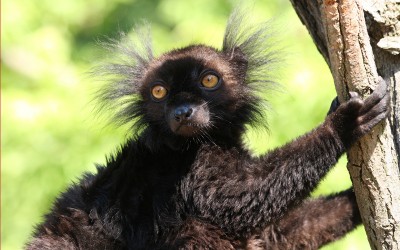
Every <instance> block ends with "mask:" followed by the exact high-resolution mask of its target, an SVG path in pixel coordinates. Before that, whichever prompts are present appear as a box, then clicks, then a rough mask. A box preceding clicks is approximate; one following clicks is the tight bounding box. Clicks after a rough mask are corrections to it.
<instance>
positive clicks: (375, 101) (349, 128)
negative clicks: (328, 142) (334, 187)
mask: <svg viewBox="0 0 400 250" xmlns="http://www.w3.org/2000/svg"><path fill="white" fill-rule="evenodd" d="M389 96H390V95H389V88H388V85H387V83H386V81H385V80H383V79H382V78H380V80H379V84H378V86H377V87H376V89H375V90H374V92H373V93H372V94H371V95H370V96H368V97H367V98H366V99H365V100H361V98H360V97H359V95H358V94H357V93H355V92H350V100H348V101H347V102H345V103H342V104H340V105H339V106H338V103H339V102H338V101H337V100H336V99H335V100H336V101H335V100H334V101H333V102H332V105H331V108H330V110H329V113H328V114H329V116H328V117H327V120H328V122H330V124H331V125H332V127H333V129H334V130H335V131H337V133H338V135H339V137H340V139H341V140H342V142H343V144H344V146H345V147H346V148H348V147H350V145H351V144H352V143H354V142H355V141H357V140H358V139H359V138H360V137H361V136H363V135H365V134H366V133H368V132H369V131H370V130H371V129H372V128H373V127H374V126H375V125H376V124H377V123H378V122H380V121H381V120H383V119H385V118H386V117H387V115H388V114H389V111H390V107H389V99H390V98H389Z"/></svg>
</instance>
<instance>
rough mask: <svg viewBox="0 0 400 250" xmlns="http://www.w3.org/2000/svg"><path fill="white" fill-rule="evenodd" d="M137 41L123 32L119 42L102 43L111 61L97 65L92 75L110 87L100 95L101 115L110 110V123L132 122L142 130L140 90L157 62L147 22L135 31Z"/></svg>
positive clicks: (97, 95) (98, 94) (117, 40)
mask: <svg viewBox="0 0 400 250" xmlns="http://www.w3.org/2000/svg"><path fill="white" fill-rule="evenodd" d="M134 33H135V38H134V39H132V38H129V37H128V35H127V34H125V33H124V32H120V34H119V38H118V39H108V40H106V41H102V42H100V45H101V46H102V47H104V48H106V49H107V50H108V51H109V52H110V53H111V55H110V59H108V60H106V61H105V62H103V63H102V64H100V65H98V66H96V67H95V68H94V69H93V71H92V74H93V75H94V76H95V77H96V78H98V79H100V80H101V81H105V82H106V84H105V85H104V86H103V87H102V88H101V90H100V91H99V92H98V93H97V94H96V99H97V100H98V101H99V102H98V103H99V105H98V112H99V113H103V112H104V111H105V110H109V111H110V112H111V113H113V114H114V115H113V116H112V117H110V121H112V122H113V123H115V124H117V125H122V124H125V123H132V122H133V125H132V126H135V128H136V129H137V130H138V131H142V130H143V128H144V127H146V124H145V123H143V121H142V119H140V117H142V115H143V114H142V109H141V106H140V96H139V95H138V90H139V88H140V86H141V79H142V77H143V73H144V72H145V71H146V70H147V68H148V65H149V64H150V62H151V61H152V60H153V59H154V55H153V48H152V40H151V35H150V26H149V25H148V24H147V23H143V24H142V25H141V26H137V27H136V28H135V29H134Z"/></svg>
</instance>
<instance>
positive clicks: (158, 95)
mask: <svg viewBox="0 0 400 250" xmlns="http://www.w3.org/2000/svg"><path fill="white" fill-rule="evenodd" d="M167 93H168V91H167V89H166V88H165V87H164V86H162V85H154V86H153V87H152V88H151V95H152V96H153V97H154V98H155V99H157V100H161V99H163V98H164V97H165V96H166V95H167Z"/></svg>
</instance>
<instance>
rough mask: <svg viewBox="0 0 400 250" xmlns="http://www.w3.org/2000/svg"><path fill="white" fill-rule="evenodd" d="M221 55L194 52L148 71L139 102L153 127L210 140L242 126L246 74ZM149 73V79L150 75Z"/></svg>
mask: <svg viewBox="0 0 400 250" xmlns="http://www.w3.org/2000/svg"><path fill="white" fill-rule="evenodd" d="M232 63H235V62H233V61H232V59H231V61H230V60H229V58H227V57H226V56H225V55H224V54H223V53H221V52H217V51H216V50H214V49H212V48H209V47H204V46H193V47H188V48H185V49H182V50H178V51H172V52H170V53H167V54H165V55H163V56H161V57H160V58H158V59H157V60H155V61H154V62H152V63H151V64H150V65H149V68H148V69H147V70H146V73H145V77H144V78H143V83H142V88H141V91H140V92H141V96H142V98H143V101H144V108H145V116H146V120H147V121H148V122H149V123H150V126H157V128H159V129H161V130H164V132H167V133H172V134H174V135H177V136H183V137H207V136H209V135H210V133H212V132H213V131H220V130H223V129H227V126H230V124H231V123H232V122H233V121H234V120H235V121H240V117H238V116H239V114H238V113H237V111H238V110H240V109H241V108H242V106H243V105H244V104H245V102H246V94H245V92H246V90H245V87H244V85H243V84H242V83H243V78H244V77H243V73H242V72H239V71H238V70H235V71H234V70H232V69H233V68H236V69H237V65H235V66H236V67H232ZM150 72H151V73H150Z"/></svg>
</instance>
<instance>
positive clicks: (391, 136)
mask: <svg viewBox="0 0 400 250" xmlns="http://www.w3.org/2000/svg"><path fill="white" fill-rule="evenodd" d="M372 1H373V0H367V1H364V2H363V4H365V6H367V7H369V12H368V13H370V15H371V16H372V18H369V20H368V23H369V28H370V30H368V29H367V24H366V23H367V22H366V20H365V19H364V10H363V6H362V5H361V3H360V1H359V0H318V1H316V0H291V2H292V4H293V6H294V8H295V9H296V11H297V13H298V15H299V17H300V18H301V20H302V22H303V23H304V24H305V25H306V26H307V28H308V30H309V31H310V34H311V35H312V37H313V39H314V42H315V43H316V45H317V47H318V49H319V51H320V52H321V54H322V55H323V56H324V58H325V60H326V61H327V62H328V65H329V66H330V69H331V72H332V75H333V78H334V82H335V87H336V91H337V93H338V97H339V100H340V101H343V100H346V99H347V98H348V92H349V91H356V92H358V93H360V95H361V96H364V97H365V96H366V95H368V94H369V93H371V92H372V89H374V87H375V86H376V83H377V82H378V70H380V73H381V75H382V76H383V77H384V78H385V79H386V80H387V81H391V82H392V85H393V86H392V93H391V94H392V97H393V99H392V110H393V113H392V114H393V115H392V117H391V118H390V120H389V121H390V122H388V123H384V124H380V125H378V126H377V127H376V128H375V129H374V131H372V133H370V134H369V135H367V136H365V137H364V138H362V139H361V140H360V141H359V142H358V143H357V144H356V145H355V146H354V147H353V148H352V149H351V150H349V152H348V161H349V163H348V169H349V172H350V176H351V178H352V181H353V186H354V190H355V193H356V196H357V201H358V204H359V208H360V212H361V215H362V218H363V222H364V225H365V228H366V231H367V235H368V239H369V242H370V245H371V247H372V248H373V249H400V188H399V187H400V174H399V168H400V165H399V164H400V163H399V144H400V142H399V141H398V138H399V137H398V136H399V131H398V126H399V125H398V124H397V125H396V121H398V118H399V116H398V110H399V106H398V105H399V98H398V95H399V93H398V92H399V90H398V82H399V81H398V80H400V79H399V76H400V69H399V64H400V63H399V62H400V61H399V60H400V59H399V58H397V60H396V59H395V58H393V57H394V54H393V53H396V51H397V50H396V46H395V45H393V44H392V43H388V42H387V41H393V39H392V37H393V35H395V37H396V27H397V26H396V25H398V20H397V22H395V21H393V18H395V19H396V17H400V14H398V15H396V8H395V7H398V5H396V4H394V5H390V4H389V5H388V4H386V5H385V4H383V6H386V7H387V6H389V8H388V9H390V10H393V9H394V12H395V14H392V15H387V16H388V17H390V18H391V19H392V21H391V22H390V21H388V22H389V26H390V25H392V26H393V27H394V28H391V29H390V28H387V29H386V36H385V37H383V38H385V39H384V40H382V39H383V38H382V36H384V33H385V32H382V29H377V28H376V26H374V25H373V24H375V25H376V23H377V22H376V20H375V19H374V15H375V17H378V16H379V18H381V19H380V23H381V24H382V23H383V24H385V23H386V21H382V20H386V19H385V18H383V17H382V16H381V15H379V13H381V12H380V11H375V9H374V6H375V7H376V6H378V2H381V3H382V2H384V0H381V1H378V0H375V1H373V2H375V3H372ZM388 2H389V1H388ZM390 3H393V1H390ZM379 6H381V5H379ZM399 9H400V8H399ZM367 17H368V15H367ZM316 26H317V27H316ZM378 26H382V25H378ZM374 27H375V30H376V31H375V32H374V29H373V28H374ZM385 27H388V26H385ZM368 31H369V33H374V38H375V39H378V40H379V41H380V43H379V42H378V43H377V44H376V45H374V46H371V43H370V38H369V34H368ZM384 31H385V30H384ZM398 31H400V29H398ZM395 39H396V38H395ZM395 39H394V40H395ZM383 44H384V45H383ZM382 48H384V49H385V50H386V51H384V50H383V49H382ZM387 51H389V52H391V54H390V55H389V54H388V53H387ZM373 52H375V55H378V58H381V57H384V58H385V59H386V60H387V61H386V62H382V61H381V60H376V59H375V58H374V53H373ZM385 63H386V64H391V66H382V65H384V64H385ZM377 65H378V67H377ZM386 68H389V69H390V70H383V69H386ZM377 69H378V70H377ZM396 86H397V87H396ZM396 138H397V139H396Z"/></svg>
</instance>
